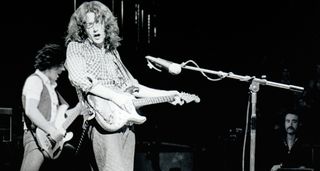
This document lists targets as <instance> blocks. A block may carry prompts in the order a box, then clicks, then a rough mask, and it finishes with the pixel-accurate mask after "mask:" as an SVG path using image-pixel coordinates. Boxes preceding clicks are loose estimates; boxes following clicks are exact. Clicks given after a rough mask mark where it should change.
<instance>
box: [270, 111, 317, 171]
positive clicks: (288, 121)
mask: <svg viewBox="0 0 320 171" xmlns="http://www.w3.org/2000/svg"><path fill="white" fill-rule="evenodd" d="M300 115H301V114H300V113H299V112H298V110H295V111H286V112H284V119H283V120H282V123H283V132H282V133H281V134H280V137H278V138H277V139H275V140H276V142H275V144H273V145H272V146H271V147H272V149H270V151H271V155H269V156H270V157H271V158H272V160H273V161H272V162H271V165H272V166H271V169H270V170H271V171H277V170H278V169H280V168H306V167H310V161H311V157H310V155H311V153H309V152H308V149H307V147H306V146H305V145H306V141H305V139H304V137H302V135H301V134H300V132H299V131H300V130H299V128H300V126H301V121H300V120H301V119H300V117H301V116H300Z"/></svg>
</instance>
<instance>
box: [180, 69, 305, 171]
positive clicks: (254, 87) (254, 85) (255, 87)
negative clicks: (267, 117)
mask: <svg viewBox="0 0 320 171" xmlns="http://www.w3.org/2000/svg"><path fill="white" fill-rule="evenodd" d="M181 68H184V69H189V70H194V71H200V72H205V73H209V74H215V75H218V76H220V77H222V78H225V77H228V78H233V79H237V80H240V81H247V82H251V84H250V87H249V89H250V94H251V117H250V118H251V120H250V121H251V122H250V123H251V124H250V171H254V170H255V150H256V117H257V115H256V104H257V93H258V91H259V88H260V85H267V86H272V87H277V88H282V89H288V90H291V91H297V92H302V91H303V90H304V88H303V87H299V86H294V85H288V84H282V83H277V82H272V81H268V80H266V79H260V78H256V77H253V76H242V75H236V74H233V73H232V72H229V73H226V72H222V71H213V70H208V69H202V68H199V67H192V66H187V65H181Z"/></svg>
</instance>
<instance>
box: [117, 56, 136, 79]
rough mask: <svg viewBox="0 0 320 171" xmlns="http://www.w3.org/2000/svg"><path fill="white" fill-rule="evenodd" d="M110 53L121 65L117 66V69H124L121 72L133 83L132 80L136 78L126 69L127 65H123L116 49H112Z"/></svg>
mask: <svg viewBox="0 0 320 171" xmlns="http://www.w3.org/2000/svg"><path fill="white" fill-rule="evenodd" d="M112 53H113V55H114V56H115V58H116V59H117V62H118V63H119V64H120V65H121V67H120V66H119V69H120V70H121V71H122V70H124V73H123V74H124V76H126V77H127V78H128V80H129V81H130V82H131V84H134V80H136V79H135V78H133V76H132V75H131V73H130V72H129V70H128V69H127V67H125V66H124V64H123V63H122V61H121V59H120V55H119V53H118V52H117V51H116V50H114V51H112Z"/></svg>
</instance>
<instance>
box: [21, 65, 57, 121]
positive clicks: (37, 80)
mask: <svg viewBox="0 0 320 171" xmlns="http://www.w3.org/2000/svg"><path fill="white" fill-rule="evenodd" d="M35 73H36V74H37V75H38V76H39V77H38V76H36V75H32V76H30V77H28V78H27V79H26V81H25V84H24V86H23V90H22V94H23V95H24V96H25V97H26V104H28V103H27V101H28V100H30V99H35V100H39V101H40V96H41V92H42V90H43V83H44V85H45V86H46V88H47V89H48V91H49V95H50V99H51V119H50V121H51V122H52V121H53V120H54V119H55V116H56V113H57V109H58V105H59V101H58V96H57V93H56V91H55V88H56V86H57V83H56V82H55V83H54V84H51V82H50V80H49V78H48V77H47V76H46V75H44V74H43V73H42V72H41V71H40V70H36V71H35ZM25 107H26V111H28V110H27V107H28V105H26V106H25Z"/></svg>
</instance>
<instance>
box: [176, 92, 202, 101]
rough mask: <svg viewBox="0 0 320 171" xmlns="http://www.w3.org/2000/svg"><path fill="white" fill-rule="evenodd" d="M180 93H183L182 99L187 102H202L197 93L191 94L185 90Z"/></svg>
mask: <svg viewBox="0 0 320 171" xmlns="http://www.w3.org/2000/svg"><path fill="white" fill-rule="evenodd" d="M180 94H181V99H182V100H184V101H185V102H186V103H190V102H192V101H194V102H196V103H199V102H200V98H199V97H198V96H197V95H194V94H189V93H185V92H181V93H180Z"/></svg>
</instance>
